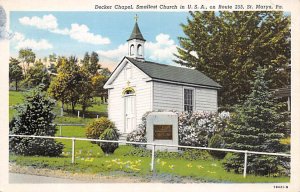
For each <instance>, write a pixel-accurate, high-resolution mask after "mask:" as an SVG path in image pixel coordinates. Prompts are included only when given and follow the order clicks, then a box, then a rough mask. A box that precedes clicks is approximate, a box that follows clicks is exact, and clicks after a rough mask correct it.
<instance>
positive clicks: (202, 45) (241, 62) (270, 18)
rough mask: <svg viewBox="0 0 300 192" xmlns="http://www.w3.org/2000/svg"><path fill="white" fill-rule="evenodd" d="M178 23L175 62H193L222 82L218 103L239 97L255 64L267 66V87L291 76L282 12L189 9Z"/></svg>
mask: <svg viewBox="0 0 300 192" xmlns="http://www.w3.org/2000/svg"><path fill="white" fill-rule="evenodd" d="M190 14H191V18H188V20H187V24H182V25H181V26H182V29H183V32H184V34H185V36H184V37H179V43H180V48H178V54H177V55H176V57H177V60H176V61H175V62H177V63H179V64H181V65H185V66H188V67H195V68H196V69H197V70H199V71H201V72H203V73H205V74H206V75H208V76H209V77H210V78H212V79H213V80H215V81H217V82H218V83H219V84H221V85H222V86H223V88H222V90H221V93H220V100H219V102H220V105H221V106H223V107H226V106H227V107H228V106H231V105H233V104H235V103H237V102H239V101H241V102H242V101H244V100H245V99H246V95H248V94H249V93H250V92H251V87H250V85H249V83H248V82H249V81H251V80H252V81H253V80H254V76H253V73H252V71H255V70H256V68H257V67H258V66H261V67H264V68H265V69H266V78H267V79H271V80H272V85H270V86H271V87H270V88H278V87H282V86H283V85H286V84H288V83H289V81H290V77H289V74H288V73H287V71H288V70H281V69H286V68H287V67H288V64H289V63H290V57H291V46H290V44H291V39H290V37H291V32H290V16H287V15H284V13H283V12H279V11H276V12H272V11H268V12H259V11H254V12H249V11H247V12H241V11H240V12H239V11H234V12H227V11H226V12H218V13H216V12H191V13H190Z"/></svg>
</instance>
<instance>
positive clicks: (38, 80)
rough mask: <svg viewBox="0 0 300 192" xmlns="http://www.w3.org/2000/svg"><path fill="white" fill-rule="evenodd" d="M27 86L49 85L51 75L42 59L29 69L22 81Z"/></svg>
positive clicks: (46, 86)
mask: <svg viewBox="0 0 300 192" xmlns="http://www.w3.org/2000/svg"><path fill="white" fill-rule="evenodd" d="M22 84H23V85H25V86H26V87H29V88H32V87H36V86H37V85H40V84H43V85H45V87H44V88H45V89H47V88H48V87H49V84H50V75H49V74H48V71H47V69H46V67H45V66H44V64H43V63H42V62H41V61H37V62H36V63H35V64H34V65H33V66H32V67H30V68H29V69H28V71H27V76H26V78H25V79H24V81H23V82H22Z"/></svg>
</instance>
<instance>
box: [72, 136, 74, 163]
mask: <svg viewBox="0 0 300 192" xmlns="http://www.w3.org/2000/svg"><path fill="white" fill-rule="evenodd" d="M72 163H75V138H74V137H73V138H72Z"/></svg>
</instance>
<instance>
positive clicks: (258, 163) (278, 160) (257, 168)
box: [223, 153, 290, 177]
mask: <svg viewBox="0 0 300 192" xmlns="http://www.w3.org/2000/svg"><path fill="white" fill-rule="evenodd" d="M240 162H242V164H243V166H241V163H240ZM223 165H224V167H225V169H226V170H227V171H231V170H233V171H234V172H235V173H243V171H244V153H239V154H237V153H235V154H234V153H228V154H227V155H226V156H225V158H224V160H223ZM247 173H248V174H254V175H265V176H273V177H278V176H287V175H289V174H290V163H289V159H288V158H286V157H276V156H270V155H254V154H248V157H247Z"/></svg>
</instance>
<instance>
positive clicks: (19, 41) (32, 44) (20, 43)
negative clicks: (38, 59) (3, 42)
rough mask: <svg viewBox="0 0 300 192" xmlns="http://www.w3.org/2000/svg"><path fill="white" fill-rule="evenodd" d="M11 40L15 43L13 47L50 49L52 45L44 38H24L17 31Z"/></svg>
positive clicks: (37, 49)
mask: <svg viewBox="0 0 300 192" xmlns="http://www.w3.org/2000/svg"><path fill="white" fill-rule="evenodd" d="M12 41H13V42H15V43H16V46H15V49H17V50H19V49H22V48H31V49H33V50H36V51H39V50H45V49H52V48H53V46H52V44H51V43H49V42H48V41H47V40H46V39H40V40H35V39H26V37H25V36H24V35H23V34H22V33H19V32H16V33H15V34H14V36H13V38H12Z"/></svg>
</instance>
